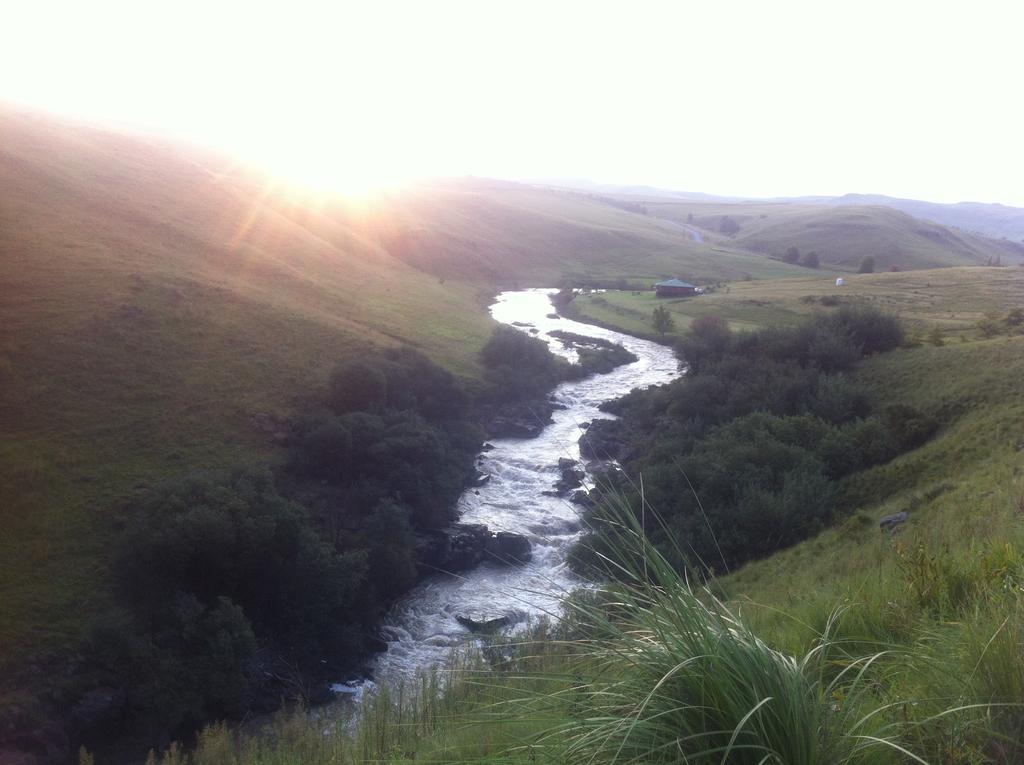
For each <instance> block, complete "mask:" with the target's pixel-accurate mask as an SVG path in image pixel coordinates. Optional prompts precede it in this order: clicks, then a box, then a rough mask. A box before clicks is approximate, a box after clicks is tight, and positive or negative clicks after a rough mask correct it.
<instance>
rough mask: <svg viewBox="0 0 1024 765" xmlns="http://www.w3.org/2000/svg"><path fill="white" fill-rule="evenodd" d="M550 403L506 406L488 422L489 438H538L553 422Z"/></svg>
mask: <svg viewBox="0 0 1024 765" xmlns="http://www.w3.org/2000/svg"><path fill="white" fill-rule="evenodd" d="M552 411H554V407H553V406H552V405H551V402H550V401H545V400H539V401H532V402H527V403H517V404H505V405H504V406H501V407H498V409H497V410H496V411H495V412H494V413H493V414H492V415H491V417H490V418H489V419H488V420H487V427H486V429H487V436H488V437H489V438H536V437H537V436H539V435H540V434H541V431H543V430H544V428H546V427H547V426H548V425H550V424H551V423H552V422H553V420H552V419H551V413H552Z"/></svg>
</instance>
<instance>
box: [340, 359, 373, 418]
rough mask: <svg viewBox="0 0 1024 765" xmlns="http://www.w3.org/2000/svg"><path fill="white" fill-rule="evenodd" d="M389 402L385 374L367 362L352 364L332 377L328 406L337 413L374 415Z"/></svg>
mask: <svg viewBox="0 0 1024 765" xmlns="http://www.w3.org/2000/svg"><path fill="white" fill-rule="evenodd" d="M386 400H387V378H386V377H385V376H384V372H383V370H381V368H380V367H379V366H378V365H377V364H373V363H371V362H368V361H353V362H349V363H347V364H343V365H342V366H340V367H338V368H337V369H336V370H335V371H334V373H333V374H332V375H331V380H330V389H329V391H328V393H327V404H328V406H330V407H331V409H333V410H334V411H335V412H338V413H341V414H343V413H345V412H356V411H360V412H372V411H376V410H378V409H380V408H381V407H383V406H384V402H385V401H386Z"/></svg>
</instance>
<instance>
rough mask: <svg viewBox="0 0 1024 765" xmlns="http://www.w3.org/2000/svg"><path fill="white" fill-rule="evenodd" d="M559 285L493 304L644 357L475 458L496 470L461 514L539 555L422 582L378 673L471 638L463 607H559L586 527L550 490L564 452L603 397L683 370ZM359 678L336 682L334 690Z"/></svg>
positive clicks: (390, 627)
mask: <svg viewBox="0 0 1024 765" xmlns="http://www.w3.org/2000/svg"><path fill="white" fill-rule="evenodd" d="M554 292H555V290H543V289H534V290H520V291H515V292H503V293H501V294H500V295H499V296H498V297H497V299H496V302H495V303H494V304H493V305H492V306H491V308H490V311H491V315H492V316H493V317H494V318H495V319H496V320H497V321H499V322H501V323H503V324H508V325H511V326H515V327H516V329H519V330H521V331H523V332H528V333H530V334H533V335H534V336H536V337H539V338H540V339H541V340H544V341H546V342H547V343H548V345H549V347H550V348H551V350H552V351H553V352H554V353H557V354H559V355H561V356H564V357H566V358H568V359H570V360H574V359H575V357H576V353H575V351H572V350H567V349H565V348H564V347H563V345H562V344H561V343H560V342H559V341H558V340H557V339H555V338H553V337H551V336H550V335H549V334H548V333H549V332H551V331H552V330H559V329H561V330H566V331H569V332H575V333H578V334H581V335H587V336H589V337H599V338H604V339H606V340H611V341H612V342H615V343H619V344H621V345H623V346H625V347H626V348H627V349H628V350H630V351H632V352H633V353H634V354H635V355H636V356H637V357H638V360H637V361H635V362H633V363H631V364H627V365H624V366H621V367H618V368H616V369H615V370H613V371H612V372H610V373H609V374H605V375H594V376H591V377H588V378H587V379H584V380H579V381H573V382H567V383H563V384H561V385H559V386H558V387H557V388H556V389H555V391H554V392H553V394H552V396H553V400H554V401H555V402H557V403H558V404H561V405H563V406H564V407H565V408H564V409H559V410H556V411H555V413H554V422H553V423H552V424H550V425H548V426H547V427H546V428H545V429H544V430H543V432H542V433H541V434H540V435H539V436H538V437H536V438H532V439H495V440H492V441H491V443H492V444H493V447H494V448H493V449H491V450H489V451H486V452H484V453H483V454H482V455H481V460H480V462H479V463H478V467H479V469H480V470H481V471H482V472H484V473H486V474H488V475H490V476H491V478H490V480H489V481H488V482H487V483H486V484H485V485H483V486H481V487H479V488H476V489H467V490H466V491H465V492H464V493H463V495H462V497H461V498H460V499H459V504H458V511H459V515H460V519H461V521H462V522H463V523H485V524H487V525H488V526H489V527H490V529H491V531H511V532H516V533H519V534H524V535H526V536H527V537H528V538H529V540H530V543H531V545H532V547H533V555H532V558H531V560H530V561H529V562H528V563H526V564H525V565H521V566H501V565H497V564H494V563H483V564H481V565H480V566H479V567H477V568H475V569H473V570H471V571H468V572H465V573H463V574H461V575H458V576H454V575H440V574H439V575H437V576H434V577H431V578H429V579H427V580H425V581H423V582H421V583H420V584H419V585H418V586H417V587H415V588H414V589H413V590H412V591H411V592H410V593H409V594H408V595H406V597H404V598H403V599H402V600H401V601H399V602H398V603H397V604H396V605H395V606H394V608H393V609H392V610H391V612H390V614H389V615H388V617H387V619H386V622H385V625H384V632H383V634H384V637H385V639H386V640H387V641H388V650H387V651H386V652H384V653H382V654H380V655H379V656H378V658H377V659H376V662H375V666H374V671H373V675H374V680H375V681H376V682H378V683H379V682H384V683H388V684H391V683H396V682H401V681H403V680H409V679H411V678H413V677H415V676H416V674H417V673H419V672H420V671H422V670H426V669H429V668H431V667H433V666H438V665H441V664H442V663H443V662H444V661H445V659H446V657H447V656H448V655H449V654H450V652H451V649H452V648H454V647H456V646H459V645H461V644H464V643H466V642H467V641H469V640H472V639H474V636H473V635H472V634H471V633H470V632H469V631H468V630H467V629H466V628H465V627H464V626H462V625H461V624H460V623H459V621H458V620H457V619H456V617H457V616H460V615H474V616H482V617H484V618H489V617H499V616H510V617H512V618H511V621H513V622H514V623H515V625H518V626H520V627H521V626H522V625H523V624H527V623H529V620H530V618H532V617H536V616H538V615H540V614H545V613H548V614H552V615H557V613H558V608H559V602H560V600H561V598H562V596H564V595H565V594H566V593H568V592H569V591H570V590H572V589H573V588H574V587H577V586H579V584H580V582H579V580H578V579H577V578H576V577H575V576H574V575H573V574H572V572H571V571H570V570H569V568H568V566H567V565H566V558H567V554H568V551H569V548H570V546H571V545H572V544H573V542H575V541H576V540H577V539H578V538H579V536H580V533H581V530H580V519H579V512H580V508H579V507H578V506H576V505H574V504H572V503H570V502H569V501H568V500H566V499H560V498H557V497H552V496H547V495H545V494H544V493H543V492H544V491H550V490H551V489H552V488H553V486H554V484H555V483H556V482H557V481H558V479H559V478H560V475H561V474H560V471H559V469H558V460H559V458H561V457H568V458H571V459H573V460H579V459H580V450H579V444H578V441H579V438H580V436H581V435H582V434H583V433H584V432H585V431H584V427H583V426H585V425H586V424H587V423H589V422H591V421H593V420H595V419H601V418H605V419H607V418H610V417H611V415H609V414H606V413H604V412H601V411H600V410H599V409H598V406H599V405H600V404H602V403H604V402H606V401H611V400H613V399H616V398H620V397H621V396H624V395H625V394H627V393H629V391H630V390H632V389H633V388H638V387H640V388H642V387H648V386H651V385H659V384H663V383H667V382H669V381H671V380H673V379H674V378H676V377H677V376H678V375H679V374H680V370H679V363H678V361H677V359H676V357H675V355H674V354H673V352H672V350H671V349H670V348H667V347H665V346H663V345H659V344H657V343H652V342H650V341H648V340H641V339H639V338H636V337H632V336H631V335H625V334H621V333H619V332H614V331H612V330H608V329H603V328H600V327H595V326H592V325H590V324H581V323H579V322H576V321H571V320H569V319H565V318H552V316H553V311H554V308H553V306H552V304H551V301H550V296H551V294H553V293H554ZM588 478H589V474H588ZM515 625H514V626H512V627H511V629H513V630H514V629H515V628H516V626H515ZM361 687H362V686H361V685H360V686H345V685H339V686H336V690H338V691H343V692H344V691H354V690H356V689H357V688H359V689H360V690H361Z"/></svg>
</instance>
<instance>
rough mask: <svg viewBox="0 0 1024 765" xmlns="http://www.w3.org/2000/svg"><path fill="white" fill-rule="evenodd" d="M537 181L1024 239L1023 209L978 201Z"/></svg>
mask: <svg viewBox="0 0 1024 765" xmlns="http://www.w3.org/2000/svg"><path fill="white" fill-rule="evenodd" d="M537 183H544V184H547V185H551V186H563V187H568V188H578V189H585V190H588V191H594V192H599V193H603V194H612V195H617V196H621V197H624V198H628V199H630V200H634V201H635V200H636V199H639V200H643V201H651V200H656V199H661V200H663V201H667V200H683V201H688V202H700V203H709V204H741V205H759V204H765V205H774V204H787V205H794V206H800V205H816V206H844V207H845V206H857V207H879V206H881V207H889V208H892V209H894V210H899V211H900V212H904V213H907V214H908V215H911V216H913V217H915V218H921V219H923V220H927V221H931V222H933V223H939V224H942V225H944V226H950V227H952V228H956V229H960V230H961V231H964V232H966V233H973V234H978V235H980V236H986V237H989V238H992V239H1009V240H1011V241H1013V242H1017V243H1020V242H1024V208H1021V207H1009V206H1007V205H1001V204H985V203H981V202H958V203H956V204H940V203H937V202H925V201H922V200H919V199H901V198H899V197H889V196H885V195H883V194H844V195H843V196H801V197H775V198H767V199H751V198H749V197H731V196H716V195H714V194H703V193H699V192H692V191H676V190H671V189H662V188H656V187H653V186H625V185H617V184H608V183H595V182H593V181H588V180H582V179H572V178H563V179H557V178H556V179H545V180H539V181H537Z"/></svg>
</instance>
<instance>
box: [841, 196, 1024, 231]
mask: <svg viewBox="0 0 1024 765" xmlns="http://www.w3.org/2000/svg"><path fill="white" fill-rule="evenodd" d="M827 204H838V205H885V206H886V207H892V208H893V209H896V210H900V211H902V212H905V213H907V214H908V215H913V216H914V217H915V218H924V219H925V220H930V221H934V222H936V223H941V224H943V225H945V226H954V227H955V228H958V229H962V230H964V231H969V232H974V233H977V234H982V235H984V236H989V237H993V238H995V239H1001V238H1004V237H1005V238H1006V239H1010V240H1013V241H1015V242H1022V241H1024V208H1021V207H1007V206H1006V205H1000V204H983V203H981V202H958V203H956V204H938V203H935V202H922V201H920V200H917V199H899V198H896V197H886V196H881V195H879V194H846V195H844V196H841V197H833V198H831V199H830V200H828V202H827Z"/></svg>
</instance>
